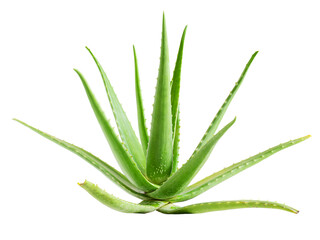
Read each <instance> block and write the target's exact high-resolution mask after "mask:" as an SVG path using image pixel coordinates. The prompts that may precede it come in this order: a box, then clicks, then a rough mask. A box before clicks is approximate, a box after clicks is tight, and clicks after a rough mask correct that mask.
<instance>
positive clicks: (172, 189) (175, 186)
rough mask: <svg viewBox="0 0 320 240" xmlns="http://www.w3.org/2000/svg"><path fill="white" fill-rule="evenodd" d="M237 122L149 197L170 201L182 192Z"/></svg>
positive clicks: (196, 154) (218, 135)
mask: <svg viewBox="0 0 320 240" xmlns="http://www.w3.org/2000/svg"><path fill="white" fill-rule="evenodd" d="M235 120H236V119H234V120H233V121H231V122H230V123H229V124H227V125H226V126H225V127H224V128H223V129H221V130H220V131H219V132H218V133H217V134H216V135H214V136H213V137H212V138H211V139H210V140H209V141H208V142H207V143H206V144H205V145H204V146H202V147H201V148H200V149H199V150H197V151H195V153H194V154H193V155H192V156H191V157H190V159H189V160H188V161H187V162H186V163H185V164H184V165H183V166H182V167H181V168H179V170H178V171H177V172H176V173H175V174H173V175H172V176H171V177H170V178H169V179H168V180H167V181H166V182H164V183H163V185H161V186H160V187H159V188H158V189H157V190H155V191H154V192H151V193H149V194H148V196H150V197H153V198H156V199H170V198H172V197H173V196H175V195H176V194H178V193H180V192H182V191H183V190H184V189H185V188H186V187H187V186H188V184H189V183H190V182H191V180H192V179H193V178H194V177H195V175H196V174H197V173H198V171H199V170H200V169H201V167H202V166H203V165H204V163H205V162H206V160H207V159H208V156H209V154H208V153H209V152H211V151H212V149H213V148H214V146H215V145H216V143H217V142H218V140H219V139H220V138H221V137H222V136H223V135H224V133H225V132H226V131H227V130H228V129H229V128H230V127H231V126H232V125H233V124H234V122H235Z"/></svg>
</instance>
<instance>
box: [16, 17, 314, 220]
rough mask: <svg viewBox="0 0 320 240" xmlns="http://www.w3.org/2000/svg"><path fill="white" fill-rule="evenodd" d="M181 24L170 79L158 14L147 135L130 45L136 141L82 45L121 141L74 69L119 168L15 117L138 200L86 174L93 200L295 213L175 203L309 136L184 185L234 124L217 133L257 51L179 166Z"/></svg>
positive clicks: (251, 203)
mask: <svg viewBox="0 0 320 240" xmlns="http://www.w3.org/2000/svg"><path fill="white" fill-rule="evenodd" d="M186 30H187V27H185V29H184V31H183V34H182V37H181V40H180V46H179V51H178V54H177V59H176V63H175V68H174V72H173V77H172V79H171V81H170V70H169V51H168V40H167V32H166V22H165V16H164V14H163V20H162V37H161V54H160V64H159V72H158V78H157V85H156V92H155V97H154V104H153V114H152V121H151V129H150V136H149V135H148V130H147V127H146V122H145V114H144V108H143V102H142V94H141V87H140V76H139V69H138V60H137V54H136V51H135V47H134V46H133V53H134V64H135V92H136V103H137V115H138V127H139V135H140V141H139V139H138V138H137V136H136V134H135V132H134V130H133V128H132V126H131V123H130V122H129V120H128V118H127V116H126V113H125V112H124V110H123V108H122V106H121V104H120V102H119V100H118V98H117V96H116V94H115V92H114V90H113V88H112V85H111V83H110V81H109V79H108V77H107V75H106V73H105V71H104V70H103V68H102V66H101V65H100V63H99V62H98V60H97V59H96V57H95V56H94V55H93V53H92V52H91V51H90V49H89V48H87V50H88V51H89V53H90V54H91V56H92V58H93V60H94V61H95V63H96V65H97V67H98V69H99V71H100V74H101V76H102V79H103V82H104V85H105V88H106V92H107V96H108V99H109V103H110V105H111V108H112V111H113V115H114V117H115V120H116V123H117V127H118V130H119V133H120V137H121V139H122V141H123V142H121V139H120V138H119V136H117V134H116V133H115V131H114V129H113V128H112V127H111V124H110V122H109V120H107V118H106V116H105V114H104V112H103V111H102V109H101V107H100V105H99V103H98V102H97V100H96V98H95V96H94V94H93V93H92V91H91V89H90V87H89V85H88V84H87V82H86V80H85V78H84V77H83V75H82V74H81V73H80V72H79V71H78V70H76V69H74V70H75V72H76V73H77V74H78V76H79V77H80V79H81V81H82V84H83V86H84V89H85V91H86V94H87V96H88V99H89V101H90V104H91V107H92V109H93V111H94V113H95V116H96V118H97V120H98V122H99V124H100V127H101V129H102V131H103V133H104V135H105V137H106V139H107V141H108V143H109V145H110V148H111V150H112V152H113V154H114V156H115V158H116V160H117V161H118V164H119V166H120V168H121V170H122V172H123V173H121V172H119V171H117V170H116V169H114V168H113V167H112V166H110V165H108V164H107V163H106V162H104V161H102V160H101V159H99V158H98V157H96V156H94V155H93V154H91V153H89V152H87V151H86V150H84V149H82V148H79V147H77V146H75V145H73V144H71V143H68V142H66V141H64V140H61V139H59V138H56V137H54V136H51V135H49V134H47V133H45V132H42V131H40V130H38V129H36V128H34V127H32V126H30V125H28V124H26V123H24V122H22V121H20V120H17V119H14V120H15V121H17V122H19V123H21V124H22V125H24V126H26V127H28V128H30V129H31V130H33V131H35V132H36V133H38V134H40V135H41V136H43V137H45V138H47V139H49V140H51V141H53V142H55V143H57V144H58V145H60V146H62V147H64V148H66V149H67V150H69V151H71V152H73V153H75V154H76V155H78V156H80V157H81V158H83V159H84V160H85V161H87V162H88V163H89V164H91V165H92V166H94V167H95V168H97V169H98V170H99V171H100V172H102V173H103V174H104V175H105V176H106V177H108V178H109V179H110V180H111V181H113V182H114V183H116V184H117V185H118V186H120V187H121V188H122V189H123V190H125V191H126V192H128V193H129V194H131V195H133V196H135V197H137V198H140V199H141V200H143V201H142V202H140V203H139V204H136V203H132V202H128V201H124V200H122V199H119V198H117V197H114V196H113V195H111V194H109V193H107V192H106V191H104V190H102V189H101V188H99V187H98V186H97V185H95V184H93V183H91V182H89V181H87V180H86V181H85V182H84V183H81V184H79V185H80V186H81V187H82V188H83V189H85V190H86V191H87V192H88V193H89V194H91V195H92V196H93V197H94V198H96V199H97V200H98V201H100V202H101V203H103V204H104V205H106V206H108V207H110V208H113V209H115V210H117V211H120V212H125V213H148V212H152V211H158V212H161V213H165V214H193V213H205V212H212V211H220V210H228V209H238V208H274V209H280V210H284V211H288V212H292V213H298V210H296V209H294V208H291V207H289V206H287V205H284V204H279V203H276V202H268V201H258V200H257V201H256V200H237V201H218V202H205V203H199V204H192V205H188V206H184V207H179V206H176V205H174V203H176V202H182V201H186V200H189V199H192V198H194V197H196V196H198V195H200V194H201V193H203V192H205V191H207V190H209V189H210V188H212V187H214V186H216V185H217V184H219V183H221V182H223V181H225V180H227V179H229V178H230V177H232V176H234V175H236V174H238V173H240V172H242V171H243V170H245V169H247V168H249V167H251V166H253V165H255V164H257V163H259V162H261V161H262V160H264V159H266V158H267V157H269V156H271V155H273V154H274V153H276V152H279V151H281V150H282V149H285V148H287V147H290V146H292V145H295V144H297V143H299V142H302V141H304V140H306V139H307V138H309V137H310V135H308V136H305V137H302V138H298V139H295V140H291V141H288V142H285V143H282V144H279V145H277V146H275V147H272V148H270V149H268V150H266V151H264V152H261V153H259V154H256V155H254V156H252V157H250V158H247V159H245V160H243V161H240V162H238V163H235V164H233V165H231V166H229V167H227V168H225V169H222V170H220V171H218V172H216V173H213V174H212V175H210V176H207V177H206V178H204V179H202V180H201V181H198V182H196V183H194V184H192V185H190V186H188V185H189V184H190V182H191V181H192V179H193V178H194V177H195V175H196V174H197V173H198V172H199V171H200V169H201V168H202V166H203V165H204V164H205V162H206V161H207V159H208V158H209V156H210V154H211V152H212V151H213V149H214V147H215V145H216V144H217V142H218V141H219V140H220V138H221V137H222V136H223V135H224V134H225V133H226V132H227V131H228V129H229V128H230V127H231V126H232V125H233V124H234V122H235V120H236V119H234V120H233V121H231V122H230V123H228V124H227V125H226V126H225V127H224V128H222V129H221V130H220V131H219V132H217V133H216V130H217V129H218V127H219V124H220V122H221V120H222V118H223V116H224V114H225V112H226V111H227V108H228V106H229V105H230V103H231V101H232V99H233V98H234V96H235V94H236V92H237V91H238V89H239V87H240V85H241V84H242V82H243V80H244V77H245V75H246V73H247V71H248V69H249V67H250V65H251V64H252V62H253V60H254V58H255V57H256V55H257V54H258V52H255V53H254V54H253V55H252V56H251V58H250V60H249V61H248V63H247V64H246V66H245V68H244V70H243V71H242V74H241V76H240V78H239V80H238V81H237V82H236V84H235V86H234V88H233V89H232V91H231V92H230V94H229V95H228V97H227V98H226V100H225V102H224V103H223V104H222V106H221V108H220V109H219V111H218V113H217V114H216V115H215V117H214V119H213V121H212V122H211V124H210V126H209V127H208V129H207V131H206V132H205V134H204V135H203V137H202V139H201V141H200V143H199V144H198V146H197V148H196V149H195V151H194V152H193V154H192V155H191V157H190V158H189V160H188V161H187V162H186V163H185V164H184V165H183V166H182V167H181V168H179V169H178V157H179V141H180V103H179V95H180V93H179V92H180V81H181V67H182V57H183V48H184V41H185V35H186Z"/></svg>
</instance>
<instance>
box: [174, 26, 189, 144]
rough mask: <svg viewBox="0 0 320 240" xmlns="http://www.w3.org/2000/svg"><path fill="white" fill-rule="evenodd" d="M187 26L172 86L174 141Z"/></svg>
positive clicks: (182, 38) (181, 42)
mask: <svg viewBox="0 0 320 240" xmlns="http://www.w3.org/2000/svg"><path fill="white" fill-rule="evenodd" d="M186 31H187V26H186V27H185V28H184V30H183V34H182V37H181V41H180V46H179V52H178V56H177V60H176V65H175V68H174V71H173V77H172V84H171V110H172V131H173V139H174V138H175V131H176V124H177V119H178V116H177V115H178V106H179V93H180V80H181V66H182V56H183V46H184V39H185V36H186Z"/></svg>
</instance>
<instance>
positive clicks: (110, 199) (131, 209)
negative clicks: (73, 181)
mask: <svg viewBox="0 0 320 240" xmlns="http://www.w3.org/2000/svg"><path fill="white" fill-rule="evenodd" d="M79 185H80V186H81V187H82V188H83V189H84V190H86V191H87V192H88V193H89V194H90V195H91V196H93V197H94V198H95V199H97V200H98V201H99V202H101V203H102V204H104V205H106V206H108V207H110V208H112V209H114V210H117V211H120V212H125V213H148V212H153V211H155V210H156V209H157V208H159V207H161V206H164V205H165V204H166V203H165V202H161V201H157V202H156V201H153V202H143V203H142V204H136V203H131V202H127V201H124V200H122V199H119V198H117V197H115V196H113V195H111V194H109V193H107V192H106V191H104V190H102V189H101V188H99V187H98V186H97V185H95V184H93V183H91V182H89V181H87V180H86V181H85V182H84V183H80V184H79Z"/></svg>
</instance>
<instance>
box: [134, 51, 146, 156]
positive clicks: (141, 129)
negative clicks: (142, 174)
mask: <svg viewBox="0 0 320 240" xmlns="http://www.w3.org/2000/svg"><path fill="white" fill-rule="evenodd" d="M133 55H134V68H135V88H136V102H137V113H138V126H139V134H140V141H141V145H142V148H143V152H144V154H145V156H147V149H148V143H149V135H148V131H147V127H146V119H145V116H144V109H143V103H142V96H141V88H140V77H139V69H138V60H137V54H136V49H135V47H134V46H133Z"/></svg>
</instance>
